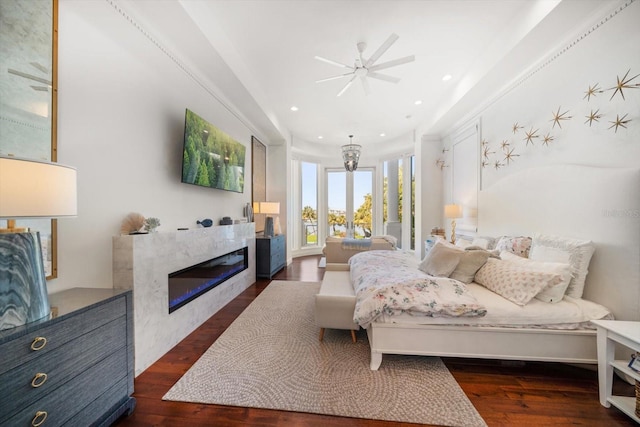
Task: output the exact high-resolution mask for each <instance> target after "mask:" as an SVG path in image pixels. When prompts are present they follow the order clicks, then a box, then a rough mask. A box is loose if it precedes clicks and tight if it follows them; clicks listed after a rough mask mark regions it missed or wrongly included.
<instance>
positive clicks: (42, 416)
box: [31, 411, 47, 427]
mask: <svg viewBox="0 0 640 427" xmlns="http://www.w3.org/2000/svg"><path fill="white" fill-rule="evenodd" d="M46 419H47V411H38V412H36V416H35V417H33V420H31V425H32V426H33V427H38V426H41V425H42V423H44V420H46Z"/></svg>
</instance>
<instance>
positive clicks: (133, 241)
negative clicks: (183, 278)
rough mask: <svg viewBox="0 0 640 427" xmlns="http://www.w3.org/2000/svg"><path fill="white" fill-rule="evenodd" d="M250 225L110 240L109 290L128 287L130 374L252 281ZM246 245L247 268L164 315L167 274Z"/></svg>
mask: <svg viewBox="0 0 640 427" xmlns="http://www.w3.org/2000/svg"><path fill="white" fill-rule="evenodd" d="M255 245H256V242H255V224H254V223H245V224H233V225H223V226H215V227H210V228H199V229H194V230H184V231H175V232H158V233H151V234H141V235H133V236H126V235H124V236H114V237H113V287H114V288H116V289H133V312H134V331H135V333H134V339H135V374H136V376H137V375H139V374H140V373H142V371H144V370H145V369H146V368H148V367H149V366H150V365H151V364H153V363H154V362H155V361H157V360H158V359H159V358H160V357H162V356H163V355H164V354H165V353H166V352H167V351H169V350H170V349H171V348H173V347H174V346H175V345H176V344H177V343H178V342H180V341H181V340H182V339H183V338H185V337H186V336H187V335H189V334H190V333H191V332H193V331H194V330H195V329H196V328H197V327H198V326H200V325H201V324H202V323H203V322H204V321H205V320H207V319H208V318H209V317H211V316H212V315H213V314H215V313H216V312H217V311H218V310H220V309H221V308H222V307H224V306H225V305H226V304H227V303H229V302H230V301H231V300H232V299H234V298H235V297H236V296H238V294H240V293H241V292H242V291H244V290H245V289H247V288H248V287H249V286H251V285H252V284H253V283H254V282H255V280H256V267H255V266H256V262H255V253H256V251H255ZM245 246H247V247H248V252H249V268H247V269H246V270H244V271H242V272H240V273H239V274H237V275H235V276H233V277H232V278H230V279H228V280H226V281H225V282H224V283H222V284H220V285H218V286H216V287H215V288H213V289H211V290H210V291H208V292H206V293H205V294H203V295H200V296H199V297H198V298H196V299H195V300H193V301H191V302H189V303H188V304H187V305H185V306H183V307H181V308H179V309H178V310H176V311H174V312H173V313H171V314H169V309H168V305H169V293H168V275H169V273H172V272H174V271H178V270H181V269H183V268H186V267H190V266H192V265H195V264H198V263H201V262H204V261H207V260H209V259H211V258H215V257H217V256H220V255H224V254H227V253H229V252H232V251H235V250H238V249H242V248H243V247H245Z"/></svg>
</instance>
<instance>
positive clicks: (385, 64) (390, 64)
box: [369, 55, 416, 71]
mask: <svg viewBox="0 0 640 427" xmlns="http://www.w3.org/2000/svg"><path fill="white" fill-rule="evenodd" d="M415 60H416V57H415V55H411V56H405V57H404V58H398V59H394V60H393V61H388V62H383V63H382V64H377V65H372V66H371V67H369V71H378V70H384V69H386V68H391V67H395V66H396V65H402V64H406V63H407V62H413V61H415Z"/></svg>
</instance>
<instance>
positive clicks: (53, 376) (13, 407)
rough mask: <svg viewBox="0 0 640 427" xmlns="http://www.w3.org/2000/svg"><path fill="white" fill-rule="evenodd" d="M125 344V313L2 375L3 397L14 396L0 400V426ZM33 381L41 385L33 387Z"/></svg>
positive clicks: (0, 386) (0, 388)
mask: <svg viewBox="0 0 640 427" xmlns="http://www.w3.org/2000/svg"><path fill="white" fill-rule="evenodd" d="M126 344H127V322H126V317H124V316H123V317H120V318H118V319H116V320H114V321H112V322H109V323H107V324H106V325H103V326H100V327H99V328H97V329H94V330H93V331H90V332H89V333H87V334H84V335H82V336H80V337H78V338H76V339H75V340H73V341H70V342H69V343H68V344H67V345H66V346H64V347H58V348H56V349H54V350H51V351H49V352H48V353H47V354H45V355H42V356H41V357H38V358H36V359H34V360H32V361H31V362H29V363H25V364H23V365H20V366H19V367H17V368H15V369H13V370H11V371H9V372H5V373H4V374H2V375H0V396H13V397H12V398H11V399H0V425H2V424H3V421H4V419H5V418H7V417H8V416H9V414H13V413H15V412H16V411H18V410H19V409H20V408H23V407H25V406H26V405H28V404H30V403H32V402H35V401H36V400H38V399H41V398H43V397H44V396H45V395H46V394H47V393H50V392H52V391H53V390H55V389H56V388H58V387H59V386H60V385H61V384H63V383H65V382H67V381H69V380H70V379H72V378H74V377H76V376H77V375H80V374H82V373H83V372H84V371H85V370H87V369H88V368H89V367H90V366H93V365H95V364H96V363H97V362H98V361H99V360H101V359H104V358H105V356H107V355H109V354H111V353H113V352H114V351H117V350H119V349H122V348H124V347H126ZM125 368H126V367H123V372H124V371H125ZM89 372H90V371H89ZM42 374H46V379H44V377H43V376H42ZM36 375H38V378H36ZM32 382H35V383H36V384H41V385H40V386H38V387H34V386H33V385H32ZM125 394H126V393H125Z"/></svg>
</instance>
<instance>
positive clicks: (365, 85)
mask: <svg viewBox="0 0 640 427" xmlns="http://www.w3.org/2000/svg"><path fill="white" fill-rule="evenodd" d="M360 82H361V83H362V88H363V89H364V94H365V95H367V96H368V95H369V94H370V93H371V90H370V89H369V80H367V77H366V76H360Z"/></svg>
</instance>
